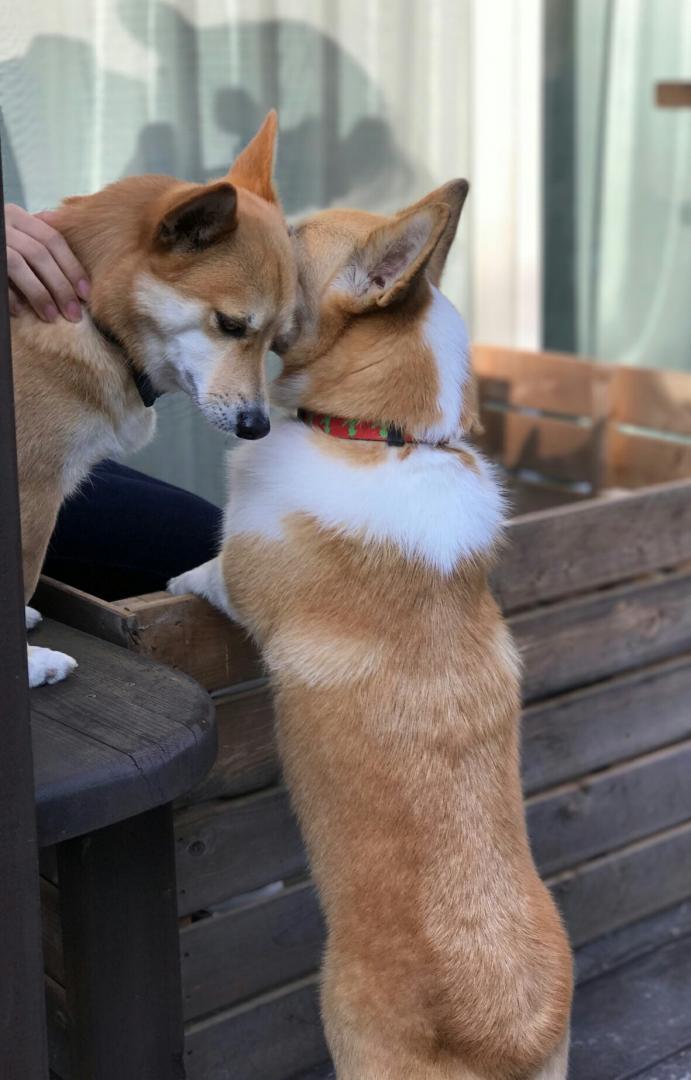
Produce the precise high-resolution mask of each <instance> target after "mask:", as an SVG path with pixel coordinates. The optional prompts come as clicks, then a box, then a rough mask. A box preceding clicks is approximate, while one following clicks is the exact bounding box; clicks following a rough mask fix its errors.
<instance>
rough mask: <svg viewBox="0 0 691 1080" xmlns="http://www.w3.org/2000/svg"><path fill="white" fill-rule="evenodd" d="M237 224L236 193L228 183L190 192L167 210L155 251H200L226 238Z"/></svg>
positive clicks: (156, 236)
mask: <svg viewBox="0 0 691 1080" xmlns="http://www.w3.org/2000/svg"><path fill="white" fill-rule="evenodd" d="M237 224H238V197H237V192H236V190H235V188H234V187H233V185H232V184H229V183H228V181H227V180H220V181H219V182H218V183H217V184H207V185H206V186H205V187H200V188H198V189H197V190H196V191H192V192H189V191H188V192H187V193H186V194H185V195H184V196H183V197H181V198H180V199H179V200H178V202H176V203H174V204H173V205H172V206H171V207H169V208H168V210H166V212H165V214H164V215H163V217H162V218H161V220H160V221H159V222H158V224H157V226H156V228H155V231H154V247H157V248H158V249H159V250H161V251H170V250H172V249H173V248H179V249H180V250H188V251H200V250H201V249H202V248H205V247H209V246H210V245H211V244H215V243H216V241H217V240H220V239H221V238H222V237H223V236H227V235H228V233H231V232H232V231H233V230H234V229H236V228H237Z"/></svg>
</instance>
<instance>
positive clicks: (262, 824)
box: [176, 742, 691, 915]
mask: <svg viewBox="0 0 691 1080" xmlns="http://www.w3.org/2000/svg"><path fill="white" fill-rule="evenodd" d="M690 773H691V746H690V745H689V743H688V742H687V743H683V744H680V745H678V746H672V747H670V748H668V749H667V750H661V751H656V752H654V753H653V754H649V755H646V756H644V757H642V758H638V759H634V760H633V761H632V762H630V763H627V764H626V765H620V766H616V767H614V768H612V769H609V770H607V771H606V772H602V773H595V774H593V775H592V776H588V777H584V778H583V779H582V780H581V781H580V782H579V783H576V784H567V785H561V786H560V787H558V788H554V789H552V790H549V791H546V792H543V793H542V794H541V795H539V796H533V797H532V798H531V799H530V800H529V801H528V806H527V821H528V830H529V834H530V839H531V845H532V849H533V852H534V855H535V859H536V862H537V864H538V866H539V867H540V869H541V871H542V872H543V873H546V872H549V873H554V872H556V871H557V870H561V869H562V868H564V867H569V866H571V867H573V866H575V865H578V864H580V863H581V862H583V861H584V860H590V859H592V858H595V857H597V856H599V855H600V854H601V853H605V852H607V851H611V850H612V849H613V848H619V847H623V846H625V845H627V844H630V843H631V842H636V841H638V839H639V838H640V837H645V836H646V835H650V834H655V833H657V832H659V831H660V830H661V829H666V828H667V827H669V826H673V825H675V824H676V823H678V822H682V821H684V820H687V819H688V818H691V784H688V782H687V778H688V776H689V774H690ZM660 787H662V789H663V791H662V793H661V794H660V795H659V796H657V797H655V798H654V797H653V795H655V794H656V793H657V790H658V788H660ZM194 809H195V811H196V815H195V817H194V818H193V819H191V818H188V819H187V820H184V817H183V820H182V821H181V820H180V818H179V819H178V823H177V828H176V833H177V842H178V886H179V901H178V903H179V912H180V914H181V915H184V914H191V913H193V912H195V911H200V910H205V909H208V908H209V907H213V905H215V904H218V903H221V902H222V901H223V900H225V899H227V898H229V897H232V896H235V895H238V894H243V893H245V892H248V891H250V890H253V889H258V888H261V887H262V886H264V885H268V884H270V883H272V882H276V881H282V880H287V879H288V880H289V879H290V878H294V877H297V876H299V875H303V874H306V873H307V872H308V862H307V854H306V852H305V850H304V846H303V844H302V840H301V837H300V834H299V830H298V828H297V823H296V821H295V818H294V815H293V813H292V811H291V808H290V804H289V800H288V795H287V792H285V791H283V789H281V788H275V789H272V791H271V792H269V793H262V794H261V795H259V796H252V797H248V798H246V799H237V800H230V801H227V802H219V803H209V804H206V806H204V807H196V808H194ZM674 899H680V897H675V898H674Z"/></svg>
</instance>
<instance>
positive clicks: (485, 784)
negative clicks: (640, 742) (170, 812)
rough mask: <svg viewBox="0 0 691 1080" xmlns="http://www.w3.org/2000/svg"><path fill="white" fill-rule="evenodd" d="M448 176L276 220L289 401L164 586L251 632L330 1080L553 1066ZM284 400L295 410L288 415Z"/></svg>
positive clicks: (496, 506)
mask: <svg viewBox="0 0 691 1080" xmlns="http://www.w3.org/2000/svg"><path fill="white" fill-rule="evenodd" d="M466 193H467V184H466V183H465V182H463V181H457V182H454V183H450V184H448V185H447V186H445V187H443V188H441V189H439V190H438V191H435V192H433V193H432V194H431V195H429V196H428V197H427V198H426V199H424V200H422V202H420V203H418V204H416V205H415V206H413V207H411V208H409V209H407V210H404V211H403V212H401V213H399V214H398V215H396V216H395V217H393V218H388V217H379V216H374V215H372V214H367V213H358V212H355V211H347V210H332V211H327V212H323V213H320V214H317V215H315V216H314V217H312V218H310V219H309V220H307V221H306V222H304V223H303V224H302V225H301V226H300V227H299V228H298V229H297V230H296V231H295V236H294V242H295V247H296V252H297V257H298V267H299V278H300V286H301V293H302V295H301V300H300V304H299V309H298V328H299V334H298V337H297V339H296V340H295V341H294V342H292V343H286V346H287V347H286V351H285V355H284V370H283V373H282V375H281V377H280V378H279V380H278V384H277V391H278V394H279V396H280V398H281V400H282V402H283V404H284V405H285V406H287V407H290V408H292V409H293V415H292V416H288V417H286V418H285V419H283V420H282V421H280V422H279V423H278V424H275V425H274V428H273V430H272V432H271V435H270V436H269V438H267V439H265V440H264V442H263V443H261V444H259V445H258V446H257V447H251V448H250V447H243V448H242V449H240V450H239V451H237V452H236V453H235V454H233V455H232V457H231V470H232V475H231V482H230V491H231V496H230V502H229V505H228V510H227V515H226V523H225V542H224V546H223V549H222V551H221V554H220V555H219V556H218V557H217V558H216V559H214V560H212V561H211V562H210V563H207V564H205V565H204V566H202V567H198V568H197V569H196V570H192V571H190V572H189V573H187V574H183V575H182V576H181V577H180V578H177V579H175V580H174V581H173V582H172V583H171V585H170V588H171V589H172V591H173V592H175V593H181V592H184V591H192V592H195V593H198V594H199V595H202V596H206V597H207V598H208V599H210V600H211V601H212V602H213V603H215V604H216V605H218V606H219V607H221V608H222V609H224V610H225V611H226V612H227V613H228V614H229V615H231V616H232V617H234V618H237V619H239V620H240V621H241V622H242V623H244V625H245V626H246V627H247V628H248V629H249V630H250V631H251V632H252V634H254V636H255V637H256V639H257V640H258V642H259V643H260V645H261V648H262V650H263V655H264V659H265V661H266V664H267V665H268V668H269V670H270V672H271V676H272V680H273V687H274V691H275V697H276V713H277V723H278V736H279V744H280V750H281V754H282V760H283V764H284V770H285V776H286V779H287V781H288V784H289V787H290V790H291V793H292V798H293V800H294V803H295V806H296V808H297V811H298V814H299V817H300V820H301V824H302V828H303V831H304V835H305V837H306V841H307V845H308V848H309V852H310V856H311V862H312V867H313V870H314V876H315V879H316V881H317V884H318V887H319V892H320V896H321V902H322V905H323V908H324V912H325V916H326V923H327V930H328V941H327V946H326V954H325V960H324V967H323V989H322V1009H323V1016H324V1022H325V1028H326V1033H327V1038H328V1042H329V1047H330V1050H331V1053H332V1056H333V1059H334V1062H335V1064H336V1071H337V1075H338V1078H339V1080H537V1078H540V1080H563V1078H564V1077H565V1076H566V1068H567V1055H568V1026H569V1012H570V1003H571V987H572V970H571V955H570V950H569V946H568V943H567V939H566V936H565V933H564V930H563V928H562V924H561V921H560V918H559V916H558V914H557V911H556V909H555V906H554V903H553V902H552V899H551V897H550V895H549V893H548V891H547V889H546V888H545V886H544V885H543V884H542V882H541V881H540V879H539V877H538V874H537V872H536V869H535V865H534V863H533V859H532V856H531V853H530V848H529V845H528V839H527V835H526V828H525V821H524V814H523V805H522V799H521V786H520V779H519V755H518V726H519V710H520V694H519V663H518V659H517V656H516V652H515V650H514V646H513V644H512V641H511V638H510V636H509V633H508V631H507V628H506V626H505V624H504V622H503V620H502V617H501V615H500V613H499V610H498V608H497V605H496V604H495V602H494V600H493V598H492V596H491V594H490V591H489V588H488V584H487V577H488V569H489V567H490V565H491V563H492V561H493V558H494V556H495V552H496V548H497V543H498V541H499V538H500V535H501V527H502V498H501V495H500V493H499V490H498V487H497V483H496V480H495V477H494V475H493V472H492V469H491V467H490V466H489V465H488V464H487V463H486V462H485V461H484V460H483V459H482V457H481V456H480V454H478V453H477V451H475V450H474V449H473V448H472V447H471V446H470V445H468V444H467V443H466V442H465V441H464V436H465V435H466V434H468V432H470V430H471V429H472V427H473V426H474V424H475V423H476V414H475V404H474V395H473V389H472V380H471V373H470V370H469V366H468V344H467V336H466V330H465V326H464V323H463V320H462V319H461V317H460V315H458V313H457V312H456V311H455V309H454V308H453V306H452V305H451V303H450V302H449V301H448V300H446V299H445V298H444V296H443V295H442V294H441V293H440V292H439V290H438V288H437V285H438V282H439V279H440V276H441V272H442V269H443V266H444V262H445V259H446V255H447V253H448V250H449V247H450V245H451V243H452V241H453V238H454V235H455V232H456V227H457V224H458V219H459V216H460V212H461V208H462V205H463V201H464V199H465V196H466ZM296 409H297V410H298V414H297V416H296V415H295V410H296Z"/></svg>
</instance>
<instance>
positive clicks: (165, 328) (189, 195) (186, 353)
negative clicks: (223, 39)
mask: <svg viewBox="0 0 691 1080" xmlns="http://www.w3.org/2000/svg"><path fill="white" fill-rule="evenodd" d="M275 138H276V115H275V113H270V114H269V116H268V117H267V119H266V121H265V122H264V125H263V127H262V128H261V130H260V131H259V133H258V134H257V135H256V136H255V138H254V139H253V140H252V142H251V143H250V144H249V146H247V148H246V149H245V150H244V151H243V153H242V154H241V155H240V157H239V158H238V159H237V161H236V162H235V164H234V165H233V166H232V167H231V169H230V172H229V173H228V175H227V177H226V178H225V179H223V180H219V181H216V182H213V183H209V184H190V183H183V182H181V181H179V180H175V179H173V178H172V177H169V176H135V177H130V178H128V179H125V180H120V181H119V182H118V183H115V184H111V185H110V186H109V187H107V188H105V190H103V191H100V192H98V193H97V194H95V195H88V196H84V197H78V198H73V199H67V200H66V201H65V202H64V203H63V204H62V206H61V207H60V208H59V209H58V211H57V212H56V214H55V218H54V223H55V226H56V228H57V229H58V230H59V231H60V232H62V233H63V235H64V236H65V237H66V238H67V240H68V242H69V244H70V246H71V247H72V249H73V250H74V252H75V254H76V255H77V257H78V258H79V260H80V261H81V263H82V264H83V265H84V266H85V267H86V268H87V270H88V272H89V275H90V277H91V281H92V300H91V303H90V310H89V316H85V317H84V318H83V319H82V321H81V322H80V323H77V324H76V325H75V324H72V323H68V322H60V323H58V324H51V325H45V324H44V323H42V322H41V321H40V320H39V319H38V318H37V317H36V316H35V315H34V314H33V313H32V312H31V311H30V310H29V309H27V310H26V312H25V313H24V314H22V315H21V316H20V317H19V318H17V319H13V320H12V326H13V333H12V350H13V356H14V378H15V406H16V419H17V449H18V460H19V490H20V504H21V526H22V543H23V564H24V590H25V596H26V600H27V601H28V600H29V599H30V597H31V595H32V593H33V591H34V589H35V587H36V582H37V580H38V575H39V573H40V570H41V565H42V563H43V559H44V556H45V552H46V548H47V546H48V541H49V539H50V535H51V533H52V531H53V527H54V525H55V519H56V516H57V513H58V510H59V508H60V504H61V503H62V501H63V499H64V498H65V497H66V496H67V495H69V494H70V492H72V491H74V489H75V487H76V486H77V485H78V484H79V483H80V482H81V481H82V480H83V478H84V477H85V476H86V474H87V473H88V472H89V470H90V469H91V468H92V467H93V465H95V464H96V463H97V462H98V461H100V460H101V459H102V458H105V457H109V456H111V455H114V454H118V453H129V452H131V451H133V450H137V449H139V448H140V447H141V446H143V445H144V444H145V443H146V442H148V440H149V439H150V438H151V437H152V435H153V432H154V424H155V417H154V411H153V409H151V408H149V407H148V406H150V405H151V404H152V401H153V399H154V397H155V396H156V395H157V394H160V393H164V392H166V391H169V390H185V391H186V392H187V393H188V394H189V395H190V396H191V397H192V398H193V399H194V401H195V402H196V403H197V405H198V406H199V408H200V409H201V410H202V412H203V413H204V414H205V415H206V416H207V418H208V419H209V420H210V421H211V422H212V423H213V424H215V425H216V426H217V427H219V428H221V429H222V430H224V431H230V432H235V433H236V434H237V435H239V436H241V437H243V438H245V439H257V438H260V437H262V436H263V435H265V434H266V433H267V431H268V430H269V416H268V405H267V401H266V389H265V376H264V368H265V364H264V360H265V355H266V352H267V350H268V348H269V346H270V344H271V343H272V341H273V339H274V338H275V337H276V336H277V335H281V334H283V333H284V332H285V330H286V328H287V327H289V325H290V323H291V320H292V312H293V310H294V307H295V288H296V271H295V260H294V257H293V252H292V249H291V244H290V238H289V236H288V230H287V227H286V225H285V222H284V220H283V216H282V213H281V209H280V206H279V204H278V200H277V197H276V194H275V191H274V187H273V183H272V171H273V160H274V146H275ZM26 618H27V629H30V628H31V627H32V626H35V625H36V623H37V622H38V621H39V620H40V615H39V614H38V613H37V612H35V611H33V609H31V608H27V611H26ZM74 667H75V661H74V660H73V659H72V658H71V657H69V656H66V655H65V654H64V653H58V652H55V651H53V650H50V649H43V648H35V647H34V648H32V647H30V648H29V682H30V685H31V686H39V685H41V684H42V683H46V682H47V683H53V682H57V681H59V680H60V679H63V678H64V677H65V676H66V675H67V674H69V672H70V671H71V670H72V669H73V668H74Z"/></svg>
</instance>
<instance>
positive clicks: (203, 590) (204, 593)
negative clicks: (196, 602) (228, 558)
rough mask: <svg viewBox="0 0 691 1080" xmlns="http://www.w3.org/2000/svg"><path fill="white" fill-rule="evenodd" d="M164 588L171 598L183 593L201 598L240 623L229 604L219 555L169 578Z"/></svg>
mask: <svg viewBox="0 0 691 1080" xmlns="http://www.w3.org/2000/svg"><path fill="white" fill-rule="evenodd" d="M166 588H167V589H168V592H169V593H172V594H173V596H183V595H184V593H194V595H195V596H201V597H202V598H203V599H204V600H208V601H209V603H210V604H213V605H214V607H216V608H218V610H219V611H222V612H223V614H224V615H227V616H228V618H229V619H233V621H234V622H242V620H241V619H240V616H239V615H238V613H237V611H236V610H235V608H234V607H233V605H232V604H231V602H230V597H229V596H228V590H227V588H226V583H225V580H224V578H223V570H222V568H221V558H220V556H219V555H217V556H216V558H215V559H209V561H208V562H205V563H202V564H201V566H195V568H194V570H186V571H185V573H184V574H180V575H179V576H178V577H174V578H171V579H170V581H169V582H168V585H167V586H166Z"/></svg>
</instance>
